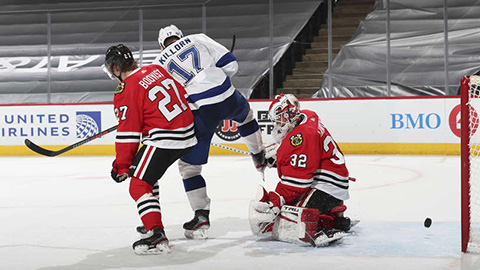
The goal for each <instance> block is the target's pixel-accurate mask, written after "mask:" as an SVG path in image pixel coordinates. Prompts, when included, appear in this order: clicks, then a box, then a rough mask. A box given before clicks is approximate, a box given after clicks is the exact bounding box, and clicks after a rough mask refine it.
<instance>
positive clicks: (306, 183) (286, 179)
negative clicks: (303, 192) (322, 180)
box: [280, 176, 313, 188]
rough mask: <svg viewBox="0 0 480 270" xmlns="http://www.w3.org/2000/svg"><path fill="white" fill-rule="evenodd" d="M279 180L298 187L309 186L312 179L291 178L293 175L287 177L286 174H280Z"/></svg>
mask: <svg viewBox="0 0 480 270" xmlns="http://www.w3.org/2000/svg"><path fill="white" fill-rule="evenodd" d="M280 180H281V182H282V183H283V184H285V185H288V186H294V187H300V188H305V187H309V186H310V185H311V184H312V182H313V179H299V178H293V177H287V176H282V178H281V179H280Z"/></svg>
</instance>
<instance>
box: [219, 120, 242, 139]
mask: <svg viewBox="0 0 480 270" xmlns="http://www.w3.org/2000/svg"><path fill="white" fill-rule="evenodd" d="M215 134H217V136H218V137H219V138H221V139H223V140H225V141H229V142H231V141H235V140H238V139H239V138H240V133H238V128H237V123H235V122H233V121H232V120H223V121H222V122H221V123H220V125H218V126H217V129H216V130H215Z"/></svg>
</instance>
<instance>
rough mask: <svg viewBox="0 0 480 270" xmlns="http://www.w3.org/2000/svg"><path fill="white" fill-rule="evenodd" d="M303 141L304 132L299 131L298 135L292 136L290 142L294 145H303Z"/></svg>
mask: <svg viewBox="0 0 480 270" xmlns="http://www.w3.org/2000/svg"><path fill="white" fill-rule="evenodd" d="M302 143H303V137H302V133H298V134H297V135H293V136H292V137H290V144H291V145H292V146H293V147H297V146H299V145H302Z"/></svg>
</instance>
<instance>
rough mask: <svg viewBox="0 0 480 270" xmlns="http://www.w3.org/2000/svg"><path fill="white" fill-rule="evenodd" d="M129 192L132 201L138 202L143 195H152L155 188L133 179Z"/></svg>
mask: <svg viewBox="0 0 480 270" xmlns="http://www.w3.org/2000/svg"><path fill="white" fill-rule="evenodd" d="M129 192H130V196H132V199H134V200H135V201H138V200H139V199H140V198H141V197H142V196H143V195H145V194H147V193H149V194H152V193H153V186H152V185H150V184H149V183H147V182H145V181H143V180H140V179H138V178H136V177H132V179H131V180H130V188H129Z"/></svg>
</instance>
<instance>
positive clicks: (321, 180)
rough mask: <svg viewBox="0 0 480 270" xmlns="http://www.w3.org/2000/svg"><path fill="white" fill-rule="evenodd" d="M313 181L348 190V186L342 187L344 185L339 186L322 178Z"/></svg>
mask: <svg viewBox="0 0 480 270" xmlns="http://www.w3.org/2000/svg"><path fill="white" fill-rule="evenodd" d="M315 181H317V182H320V183H327V184H330V185H334V186H336V187H338V188H341V189H348V185H346V186H344V185H341V184H339V183H336V182H334V181H329V180H327V179H324V178H323V179H322V178H315Z"/></svg>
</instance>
